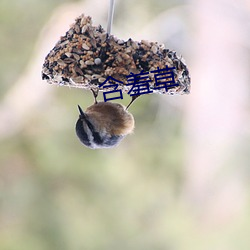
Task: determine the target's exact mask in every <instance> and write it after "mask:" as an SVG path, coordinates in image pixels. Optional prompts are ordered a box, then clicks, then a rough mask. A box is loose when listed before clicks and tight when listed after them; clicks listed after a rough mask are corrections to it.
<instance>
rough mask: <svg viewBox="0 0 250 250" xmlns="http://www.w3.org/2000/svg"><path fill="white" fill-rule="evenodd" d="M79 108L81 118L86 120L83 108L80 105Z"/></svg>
mask: <svg viewBox="0 0 250 250" xmlns="http://www.w3.org/2000/svg"><path fill="white" fill-rule="evenodd" d="M77 106H78V110H79V113H80V118H86V116H85V114H84V112H83V111H82V108H81V107H80V106H79V105H77Z"/></svg>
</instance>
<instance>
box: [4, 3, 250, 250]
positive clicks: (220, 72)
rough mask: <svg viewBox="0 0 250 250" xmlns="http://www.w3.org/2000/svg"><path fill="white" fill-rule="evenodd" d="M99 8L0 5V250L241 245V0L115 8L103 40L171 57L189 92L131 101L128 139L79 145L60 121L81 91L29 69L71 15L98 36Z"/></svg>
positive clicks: (245, 64) (103, 15) (249, 168)
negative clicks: (147, 44) (87, 22)
mask: <svg viewBox="0 0 250 250" xmlns="http://www.w3.org/2000/svg"><path fill="white" fill-rule="evenodd" d="M108 5H109V1H108V0H85V1H70V0H64V1H63V0H53V1H51V0H43V1H40V0H12V1H9V0H1V2H0V249H1V250H34V249H36V250H57V249H58V250H59V249H60V250H111V249H119V250H128V249H129V250H133V249H134V250H152V249H153V250H189V249H190V250H191V249H192V250H210V249H213V250H217V249H218V250H235V249H240V250H249V249H250V212H249V211H250V185H249V183H250V182H249V179H250V90H249V81H250V73H249V72H250V70H249V68H250V1H248V0H245V1H244V0H210V1H207V0H186V1H184V0H169V1H165V0H158V1H153V0H137V1H134V0H127V1H122V0H117V1H116V8H115V16H114V25H113V30H112V33H113V34H114V35H115V36H117V37H120V38H122V39H128V38H130V37H131V38H133V39H135V40H141V39H146V40H151V41H158V42H160V43H164V44H165V46H166V47H167V48H169V49H172V50H176V51H177V53H178V54H182V55H183V57H184V58H185V60H186V63H187V65H188V67H189V70H190V74H191V78H192V90H191V94H190V95H188V96H160V95H145V96H143V97H141V98H139V99H138V100H137V101H136V102H135V104H134V105H133V106H132V107H131V109H130V111H131V112H132V113H133V115H134V117H135V120H136V129H135V132H134V134H133V135H130V136H129V137H127V138H126V139H125V140H124V141H123V142H122V143H121V144H120V146H119V147H117V148H114V149H105V150H90V149H87V148H85V147H83V146H82V145H81V144H80V143H79V141H78V139H77V137H76V136H75V132H74V126H75V122H76V119H77V117H78V112H77V108H76V107H77V104H80V105H81V106H82V107H87V106H89V105H91V104H92V103H93V98H92V94H91V93H90V92H89V91H83V90H80V89H74V88H67V87H57V86H51V85H48V84H47V83H46V82H43V81H42V80H41V67H42V63H43V60H44V57H45V56H46V55H47V53H48V52H49V50H50V49H52V47H53V46H54V44H55V43H56V41H57V40H58V38H59V37H60V36H61V35H63V34H64V33H65V32H66V30H67V29H68V28H69V25H70V24H71V23H73V21H74V19H75V17H77V16H78V15H80V14H81V13H85V14H88V15H90V16H92V18H93V21H94V23H95V24H96V25H98V24H102V25H103V26H104V27H106V23H107V12H108ZM101 98H102V96H100V99H101ZM118 101H119V100H118ZM128 102H129V98H128V97H126V98H125V99H124V100H120V103H123V104H124V105H126V104H127V103H128Z"/></svg>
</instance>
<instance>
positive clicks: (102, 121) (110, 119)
mask: <svg viewBox="0 0 250 250" xmlns="http://www.w3.org/2000/svg"><path fill="white" fill-rule="evenodd" d="M85 114H86V116H87V117H89V120H90V121H91V122H92V124H93V125H94V126H95V128H96V129H97V131H100V132H102V131H104V130H105V131H106V132H107V133H109V134H111V135H127V134H130V133H132V132H133V129H134V118H133V116H132V115H131V114H130V113H129V112H128V111H127V110H126V109H125V107H124V106H123V105H121V104H119V103H111V102H99V103H96V104H93V105H92V106H90V107H88V108H87V109H86V111H85Z"/></svg>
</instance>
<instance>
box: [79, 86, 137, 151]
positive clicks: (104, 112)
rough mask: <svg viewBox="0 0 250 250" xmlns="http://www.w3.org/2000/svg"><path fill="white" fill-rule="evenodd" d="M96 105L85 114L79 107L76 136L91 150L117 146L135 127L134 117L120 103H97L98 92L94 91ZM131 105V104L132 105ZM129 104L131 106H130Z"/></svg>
mask: <svg viewBox="0 0 250 250" xmlns="http://www.w3.org/2000/svg"><path fill="white" fill-rule="evenodd" d="M92 92H93V94H94V98H95V103H94V104H93V105H91V106H90V107H88V108H87V109H86V110H85V112H84V111H83V110H82V108H81V107H80V105H78V110H79V118H78V120H77V122H76V126H75V130H76V135H77V136H78V138H79V140H80V141H81V143H82V144H83V145H85V146H86V147H88V148H91V149H100V148H112V147H115V146H117V145H118V144H119V143H120V142H121V140H122V139H124V137H126V135H128V134H131V133H132V132H133V130H134V127H135V121H134V117H133V115H132V114H131V113H130V112H128V110H127V108H128V107H127V108H126V107H125V106H123V105H122V104H119V103H113V102H97V100H96V97H97V95H98V92H95V91H93V90H92ZM130 104H131V103H130ZM130 104H129V106H130Z"/></svg>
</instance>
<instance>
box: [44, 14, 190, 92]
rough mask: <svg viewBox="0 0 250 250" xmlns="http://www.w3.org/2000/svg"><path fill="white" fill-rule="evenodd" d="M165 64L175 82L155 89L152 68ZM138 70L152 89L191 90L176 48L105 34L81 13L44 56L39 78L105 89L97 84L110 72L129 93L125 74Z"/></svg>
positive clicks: (61, 84)
mask: <svg viewBox="0 0 250 250" xmlns="http://www.w3.org/2000/svg"><path fill="white" fill-rule="evenodd" d="M166 67H168V68H173V67H174V68H173V76H174V81H175V83H176V86H174V87H172V88H169V89H167V88H158V89H157V88H155V87H156V80H155V77H154V74H153V73H152V71H155V70H157V69H163V68H166ZM141 72H148V77H149V79H150V81H148V82H149V86H150V90H152V91H153V92H154V93H160V94H188V93H189V91H190V77H189V72H188V68H187V66H186V64H185V62H184V60H183V58H182V57H181V56H178V55H177V54H176V52H175V51H171V50H169V49H166V48H164V45H159V44H158V43H157V42H149V41H145V40H142V41H140V42H136V41H133V40H132V39H129V40H128V41H123V40H121V39H118V38H116V37H114V36H113V35H109V34H107V32H106V31H105V30H104V29H103V28H102V27H101V25H99V26H93V25H92V20H91V17H89V16H85V15H81V16H80V17H78V18H77V19H76V20H75V23H74V24H73V25H71V27H70V29H69V30H68V31H67V33H66V35H64V36H62V37H61V38H60V40H59V41H58V42H57V44H56V45H55V47H54V48H53V49H52V50H51V51H50V52H49V54H48V55H47V56H46V58H45V62H44V64H43V68H42V79H43V80H47V82H48V83H51V84H57V85H60V86H71V87H76V88H86V89H99V90H104V89H103V86H101V87H99V86H100V85H101V84H102V83H103V82H104V81H105V80H106V79H107V77H109V76H110V77H112V78H113V79H115V80H117V81H118V85H119V87H118V89H121V90H122V92H123V93H128V91H129V89H130V86H128V78H127V77H128V76H129V75H133V74H140V73H141ZM112 89H113V88H112ZM107 90H109V88H105V91H107Z"/></svg>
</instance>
